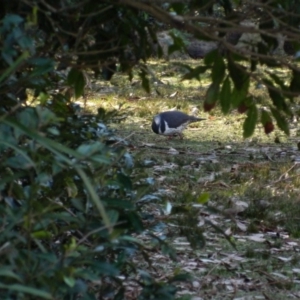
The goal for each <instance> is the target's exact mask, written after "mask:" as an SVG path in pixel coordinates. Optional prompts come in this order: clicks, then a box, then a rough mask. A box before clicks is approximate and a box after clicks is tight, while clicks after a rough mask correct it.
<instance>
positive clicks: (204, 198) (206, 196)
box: [197, 193, 210, 204]
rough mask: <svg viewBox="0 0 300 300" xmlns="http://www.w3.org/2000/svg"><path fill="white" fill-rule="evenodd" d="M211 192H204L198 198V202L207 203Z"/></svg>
mask: <svg viewBox="0 0 300 300" xmlns="http://www.w3.org/2000/svg"><path fill="white" fill-rule="evenodd" d="M209 198H210V194H209V193H202V194H201V195H200V196H199V198H198V199H197V203H199V204H206V203H207V202H208V201H209Z"/></svg>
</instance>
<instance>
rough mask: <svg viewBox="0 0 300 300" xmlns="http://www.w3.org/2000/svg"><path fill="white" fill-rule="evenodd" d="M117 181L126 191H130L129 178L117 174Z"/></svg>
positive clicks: (130, 183)
mask: <svg viewBox="0 0 300 300" xmlns="http://www.w3.org/2000/svg"><path fill="white" fill-rule="evenodd" d="M117 178H118V181H119V183H120V185H121V186H122V187H123V188H125V189H128V190H131V189H132V182H131V179H130V177H129V176H126V175H124V174H123V173H119V174H118V175H117Z"/></svg>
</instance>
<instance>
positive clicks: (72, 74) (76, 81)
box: [67, 68, 85, 98]
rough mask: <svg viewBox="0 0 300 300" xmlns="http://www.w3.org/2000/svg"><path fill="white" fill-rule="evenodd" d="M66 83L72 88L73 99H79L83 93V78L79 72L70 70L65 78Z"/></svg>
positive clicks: (73, 69)
mask: <svg viewBox="0 0 300 300" xmlns="http://www.w3.org/2000/svg"><path fill="white" fill-rule="evenodd" d="M67 83H68V85H70V86H71V87H73V88H74V92H75V98H79V97H80V96H82V95H83V93H84V87H85V77H84V74H83V72H82V71H81V70H78V69H76V68H72V69H71V70H70V71H69V73H68V77H67Z"/></svg>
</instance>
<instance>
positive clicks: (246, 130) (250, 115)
mask: <svg viewBox="0 0 300 300" xmlns="http://www.w3.org/2000/svg"><path fill="white" fill-rule="evenodd" d="M257 117H258V112H257V108H256V106H255V105H252V106H251V107H249V110H248V112H247V118H246V120H245V122H244V124H243V136H244V138H248V137H250V136H251V135H252V134H253V132H254V129H255V125H256V122H257Z"/></svg>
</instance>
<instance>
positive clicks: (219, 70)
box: [211, 53, 225, 84]
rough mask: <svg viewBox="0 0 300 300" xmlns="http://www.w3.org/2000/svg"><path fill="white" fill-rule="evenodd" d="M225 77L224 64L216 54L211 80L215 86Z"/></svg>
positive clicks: (221, 58)
mask: <svg viewBox="0 0 300 300" xmlns="http://www.w3.org/2000/svg"><path fill="white" fill-rule="evenodd" d="M224 75H225V64H224V60H223V57H222V56H221V55H220V54H219V53H218V55H217V56H216V58H215V61H214V65H213V68H212V71H211V79H212V82H213V83H215V84H220V83H221V82H222V80H223V78H224Z"/></svg>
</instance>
